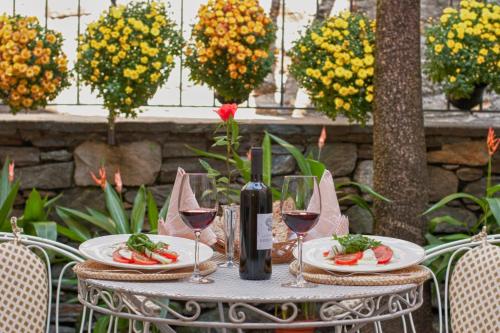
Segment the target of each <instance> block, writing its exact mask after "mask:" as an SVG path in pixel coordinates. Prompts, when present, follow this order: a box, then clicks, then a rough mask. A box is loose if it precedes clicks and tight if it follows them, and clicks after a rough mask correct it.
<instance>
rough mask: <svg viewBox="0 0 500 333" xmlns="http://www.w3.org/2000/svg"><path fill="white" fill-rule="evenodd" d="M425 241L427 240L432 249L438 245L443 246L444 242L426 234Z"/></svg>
mask: <svg viewBox="0 0 500 333" xmlns="http://www.w3.org/2000/svg"><path fill="white" fill-rule="evenodd" d="M424 237H425V239H426V240H427V242H428V243H429V244H430V245H432V246H433V247H435V246H438V245H443V244H444V242H443V241H442V240H440V239H439V238H437V237H436V236H434V235H433V234H431V233H429V232H428V233H426V234H425V235H424Z"/></svg>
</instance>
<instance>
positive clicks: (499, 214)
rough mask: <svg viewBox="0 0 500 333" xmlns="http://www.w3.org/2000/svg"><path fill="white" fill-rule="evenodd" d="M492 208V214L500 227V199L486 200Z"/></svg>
mask: <svg viewBox="0 0 500 333" xmlns="http://www.w3.org/2000/svg"><path fill="white" fill-rule="evenodd" d="M486 201H487V202H488V205H489V206H490V210H491V213H492V214H493V216H494V217H495V220H496V221H497V224H498V225H499V226H500V198H486Z"/></svg>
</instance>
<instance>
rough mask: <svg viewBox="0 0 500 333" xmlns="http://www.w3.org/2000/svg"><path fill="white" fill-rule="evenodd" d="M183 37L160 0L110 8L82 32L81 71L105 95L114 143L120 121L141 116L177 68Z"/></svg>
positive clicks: (101, 95)
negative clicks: (118, 120)
mask: <svg viewBox="0 0 500 333" xmlns="http://www.w3.org/2000/svg"><path fill="white" fill-rule="evenodd" d="M182 45H183V39H182V36H181V33H180V32H179V31H178V30H177V28H176V26H175V23H174V21H173V20H171V19H170V18H169V16H168V13H167V11H166V9H165V5H164V4H163V3H162V2H159V1H147V2H146V1H139V2H133V3H129V4H128V5H126V6H124V5H120V6H110V7H109V9H108V10H107V11H105V12H104V13H103V14H102V15H101V17H100V18H99V19H98V20H97V21H96V22H93V23H91V24H89V25H88V28H87V30H86V32H85V33H84V34H83V35H82V36H80V44H79V47H78V61H77V63H76V70H77V71H78V73H79V74H80V76H81V79H82V81H83V82H84V83H86V84H88V85H89V86H90V88H91V89H92V91H94V90H95V91H97V93H98V96H99V97H102V98H103V99H104V107H105V108H106V109H107V110H108V111H109V116H108V124H109V130H108V143H109V144H111V145H113V144H115V134H114V133H115V119H116V117H117V116H119V115H120V114H123V115H125V117H136V116H137V113H138V112H139V111H138V108H139V107H140V106H142V105H146V104H147V102H148V100H149V99H150V98H151V97H153V95H154V94H155V93H156V91H157V90H158V88H159V87H161V86H162V85H163V84H164V83H165V82H166V81H167V79H168V77H169V75H170V72H171V71H172V69H173V68H174V57H175V56H177V55H180V54H181V51H182Z"/></svg>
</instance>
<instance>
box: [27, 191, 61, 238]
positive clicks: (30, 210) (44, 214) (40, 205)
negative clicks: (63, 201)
mask: <svg viewBox="0 0 500 333" xmlns="http://www.w3.org/2000/svg"><path fill="white" fill-rule="evenodd" d="M61 196H62V194H59V195H58V196H56V197H54V198H52V199H50V200H49V198H48V196H45V197H43V198H42V196H41V195H40V193H39V192H38V191H37V190H36V189H32V190H31V193H30V195H29V196H28V199H27V200H26V203H25V206H24V212H23V215H22V216H21V217H20V218H19V219H18V220H17V222H18V225H19V226H20V227H22V228H23V229H24V233H26V234H28V235H32V236H37V237H42V238H46V239H50V240H53V241H55V240H57V234H58V233H57V223H56V222H55V221H52V220H51V219H50V217H49V216H50V213H51V211H52V209H53V206H54V204H55V203H56V202H57V200H59V198H60V197H61Z"/></svg>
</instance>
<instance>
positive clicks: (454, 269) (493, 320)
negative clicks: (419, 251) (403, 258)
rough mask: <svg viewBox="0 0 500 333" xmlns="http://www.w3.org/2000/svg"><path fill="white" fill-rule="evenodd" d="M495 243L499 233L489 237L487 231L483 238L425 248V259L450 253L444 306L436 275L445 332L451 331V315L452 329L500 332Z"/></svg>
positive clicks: (498, 259)
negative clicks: (449, 322)
mask: <svg viewBox="0 0 500 333" xmlns="http://www.w3.org/2000/svg"><path fill="white" fill-rule="evenodd" d="M494 244H500V235H498V234H497V235H490V236H487V237H486V235H485V234H484V235H482V239H480V237H477V236H476V237H472V238H469V239H466V240H460V241H456V242H451V243H447V244H444V245H440V246H437V247H434V248H432V249H429V250H427V251H426V258H425V260H426V261H428V260H431V259H434V258H436V257H438V256H441V255H444V254H451V256H450V259H449V260H448V262H447V269H446V276H445V281H444V283H445V286H444V287H445V288H444V292H445V294H444V309H443V308H442V306H441V295H440V292H439V283H438V280H437V278H436V276H433V279H434V284H435V287H436V288H435V290H436V295H437V301H438V302H437V303H438V307H439V332H440V333H441V332H443V320H442V317H443V316H444V329H445V332H448V331H449V326H448V315H450V317H451V327H452V331H453V333H466V332H467V333H468V332H474V333H476V332H477V333H482V332H484V333H486V332H488V333H489V332H500V329H499V327H498V325H499V324H498V323H499V321H498V299H499V297H500V294H499V288H500V287H499V276H500V271H499V267H500V248H499V247H497V246H495V245H494ZM457 258H459V259H458V260H457ZM448 305H449V306H450V312H449V313H448Z"/></svg>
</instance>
